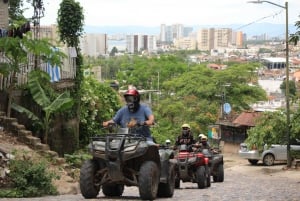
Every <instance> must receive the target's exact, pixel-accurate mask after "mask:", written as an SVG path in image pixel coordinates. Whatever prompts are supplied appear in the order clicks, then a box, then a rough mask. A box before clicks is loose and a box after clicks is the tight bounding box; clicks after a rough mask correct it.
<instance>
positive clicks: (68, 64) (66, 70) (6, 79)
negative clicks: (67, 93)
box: [0, 48, 77, 90]
mask: <svg viewBox="0 0 300 201" xmlns="http://www.w3.org/2000/svg"><path fill="white" fill-rule="evenodd" d="M63 52H64V53H65V54H66V55H67V58H65V59H64V61H63V65H62V66H61V67H59V66H51V64H50V63H47V62H41V61H40V65H38V69H40V70H42V71H45V72H47V73H48V74H49V75H50V78H51V82H59V81H60V80H65V79H74V78H75V77H76V57H77V54H76V50H75V48H65V49H63ZM28 61H29V62H28V64H21V65H20V66H19V72H17V73H16V80H17V83H16V85H17V86H22V85H24V84H26V83H27V80H28V74H29V73H30V72H31V71H33V70H34V63H35V57H34V55H28ZM5 62H7V58H5V56H4V54H3V53H0V63H5ZM12 76H13V75H12V74H9V75H8V76H4V75H3V74H1V73H0V90H4V89H7V88H8V87H9V86H10V84H11V83H12V80H13V77H12Z"/></svg>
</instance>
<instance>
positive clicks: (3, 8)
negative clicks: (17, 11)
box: [0, 1, 8, 29]
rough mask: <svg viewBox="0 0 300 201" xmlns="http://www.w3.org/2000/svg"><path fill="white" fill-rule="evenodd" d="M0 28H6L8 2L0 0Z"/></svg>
mask: <svg viewBox="0 0 300 201" xmlns="http://www.w3.org/2000/svg"><path fill="white" fill-rule="evenodd" d="M0 29H8V2H6V3H4V1H0Z"/></svg>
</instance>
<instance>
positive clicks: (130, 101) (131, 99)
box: [125, 96, 135, 103]
mask: <svg viewBox="0 0 300 201" xmlns="http://www.w3.org/2000/svg"><path fill="white" fill-rule="evenodd" d="M125 101H126V102H127V103H133V102H134V101H135V97H134V96H125Z"/></svg>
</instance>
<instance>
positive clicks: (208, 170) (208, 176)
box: [205, 167, 211, 187]
mask: <svg viewBox="0 0 300 201" xmlns="http://www.w3.org/2000/svg"><path fill="white" fill-rule="evenodd" d="M205 169H206V186H207V187H210V186H211V178H210V168H209V167H206V168H205Z"/></svg>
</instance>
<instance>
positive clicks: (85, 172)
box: [80, 160, 100, 199]
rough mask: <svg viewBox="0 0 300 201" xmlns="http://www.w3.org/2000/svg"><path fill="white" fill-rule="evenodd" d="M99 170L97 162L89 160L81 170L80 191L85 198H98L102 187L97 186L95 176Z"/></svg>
mask: <svg viewBox="0 0 300 201" xmlns="http://www.w3.org/2000/svg"><path fill="white" fill-rule="evenodd" d="M97 170H98V165H97V162H96V161H95V160H87V161H85V162H84V163H83V165H82V167H81V169H80V190H81V194H82V196H83V197H84V198H87V199H89V198H96V197H97V195H98V193H99V190H100V186H98V185H95V174H96V172H97Z"/></svg>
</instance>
